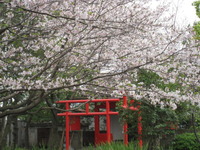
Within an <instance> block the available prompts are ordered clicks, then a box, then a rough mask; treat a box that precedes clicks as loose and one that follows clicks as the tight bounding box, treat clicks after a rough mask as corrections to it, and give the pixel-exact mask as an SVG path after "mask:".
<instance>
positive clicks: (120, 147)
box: [4, 142, 173, 150]
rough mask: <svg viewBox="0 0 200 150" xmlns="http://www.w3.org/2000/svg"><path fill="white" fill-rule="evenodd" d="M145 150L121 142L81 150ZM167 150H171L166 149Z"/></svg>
mask: <svg viewBox="0 0 200 150" xmlns="http://www.w3.org/2000/svg"><path fill="white" fill-rule="evenodd" d="M147 149H148V144H145V145H144V146H143V147H142V149H141V148H140V147H139V146H138V144H137V143H136V142H130V143H129V145H128V146H125V145H124V144H123V143H122V142H112V143H110V144H108V143H105V144H101V145H99V146H96V147H95V146H88V147H84V148H83V149H82V150H147ZM4 150H28V149H25V148H15V149H12V148H9V147H8V148H6V149H4ZM31 150H52V149H51V148H50V149H46V148H38V147H34V148H32V149H31ZM55 150H56V149H55ZM158 150H166V149H164V148H159V149H158ZM168 150H173V148H168Z"/></svg>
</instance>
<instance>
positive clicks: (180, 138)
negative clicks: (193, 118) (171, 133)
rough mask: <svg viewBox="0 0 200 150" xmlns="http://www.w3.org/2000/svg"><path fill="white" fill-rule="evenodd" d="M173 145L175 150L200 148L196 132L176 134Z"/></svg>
mask: <svg viewBox="0 0 200 150" xmlns="http://www.w3.org/2000/svg"><path fill="white" fill-rule="evenodd" d="M199 136H200V134H199ZM173 147H174V150H200V143H198V142H197V140H196V137H195V135H194V133H183V134H179V135H176V137H175V139H174V143H173Z"/></svg>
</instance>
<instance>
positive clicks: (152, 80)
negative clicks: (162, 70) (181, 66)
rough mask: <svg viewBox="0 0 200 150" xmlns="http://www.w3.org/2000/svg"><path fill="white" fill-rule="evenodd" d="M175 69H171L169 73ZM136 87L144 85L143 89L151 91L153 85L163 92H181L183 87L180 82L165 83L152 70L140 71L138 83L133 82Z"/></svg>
mask: <svg viewBox="0 0 200 150" xmlns="http://www.w3.org/2000/svg"><path fill="white" fill-rule="evenodd" d="M173 70H174V68H170V69H169V70H168V71H169V72H172V71H173ZM133 82H134V83H135V84H136V85H140V84H141V83H143V85H142V86H143V87H145V88H147V89H149V88H151V86H152V85H154V86H156V87H157V88H159V89H161V90H163V91H166V90H167V91H176V90H177V89H179V90H181V89H182V87H181V85H180V84H179V83H178V82H175V83H165V82H164V81H163V79H162V78H161V77H160V76H159V75H158V74H157V73H155V72H153V71H151V70H145V69H139V71H138V74H137V81H133Z"/></svg>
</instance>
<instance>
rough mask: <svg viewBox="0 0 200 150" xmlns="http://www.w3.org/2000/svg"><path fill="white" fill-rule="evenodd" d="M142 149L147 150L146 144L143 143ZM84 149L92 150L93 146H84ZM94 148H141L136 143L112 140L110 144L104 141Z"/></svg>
mask: <svg viewBox="0 0 200 150" xmlns="http://www.w3.org/2000/svg"><path fill="white" fill-rule="evenodd" d="M142 149H143V150H147V145H144V146H143V148H142ZM84 150H94V147H93V146H90V147H87V148H84ZM95 150H141V148H140V147H139V146H138V144H137V143H134V142H130V143H129V145H128V146H125V145H124V144H123V143H122V142H113V143H111V144H108V143H105V144H102V145H99V146H97V147H96V148H95Z"/></svg>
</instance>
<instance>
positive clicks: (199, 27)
mask: <svg viewBox="0 0 200 150" xmlns="http://www.w3.org/2000/svg"><path fill="white" fill-rule="evenodd" d="M193 5H194V7H195V9H196V15H197V16H198V17H199V18H200V0H198V1H196V2H194V3H193ZM193 28H194V31H195V33H196V35H195V39H197V40H200V22H197V23H196V24H195V25H194V26H193Z"/></svg>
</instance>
